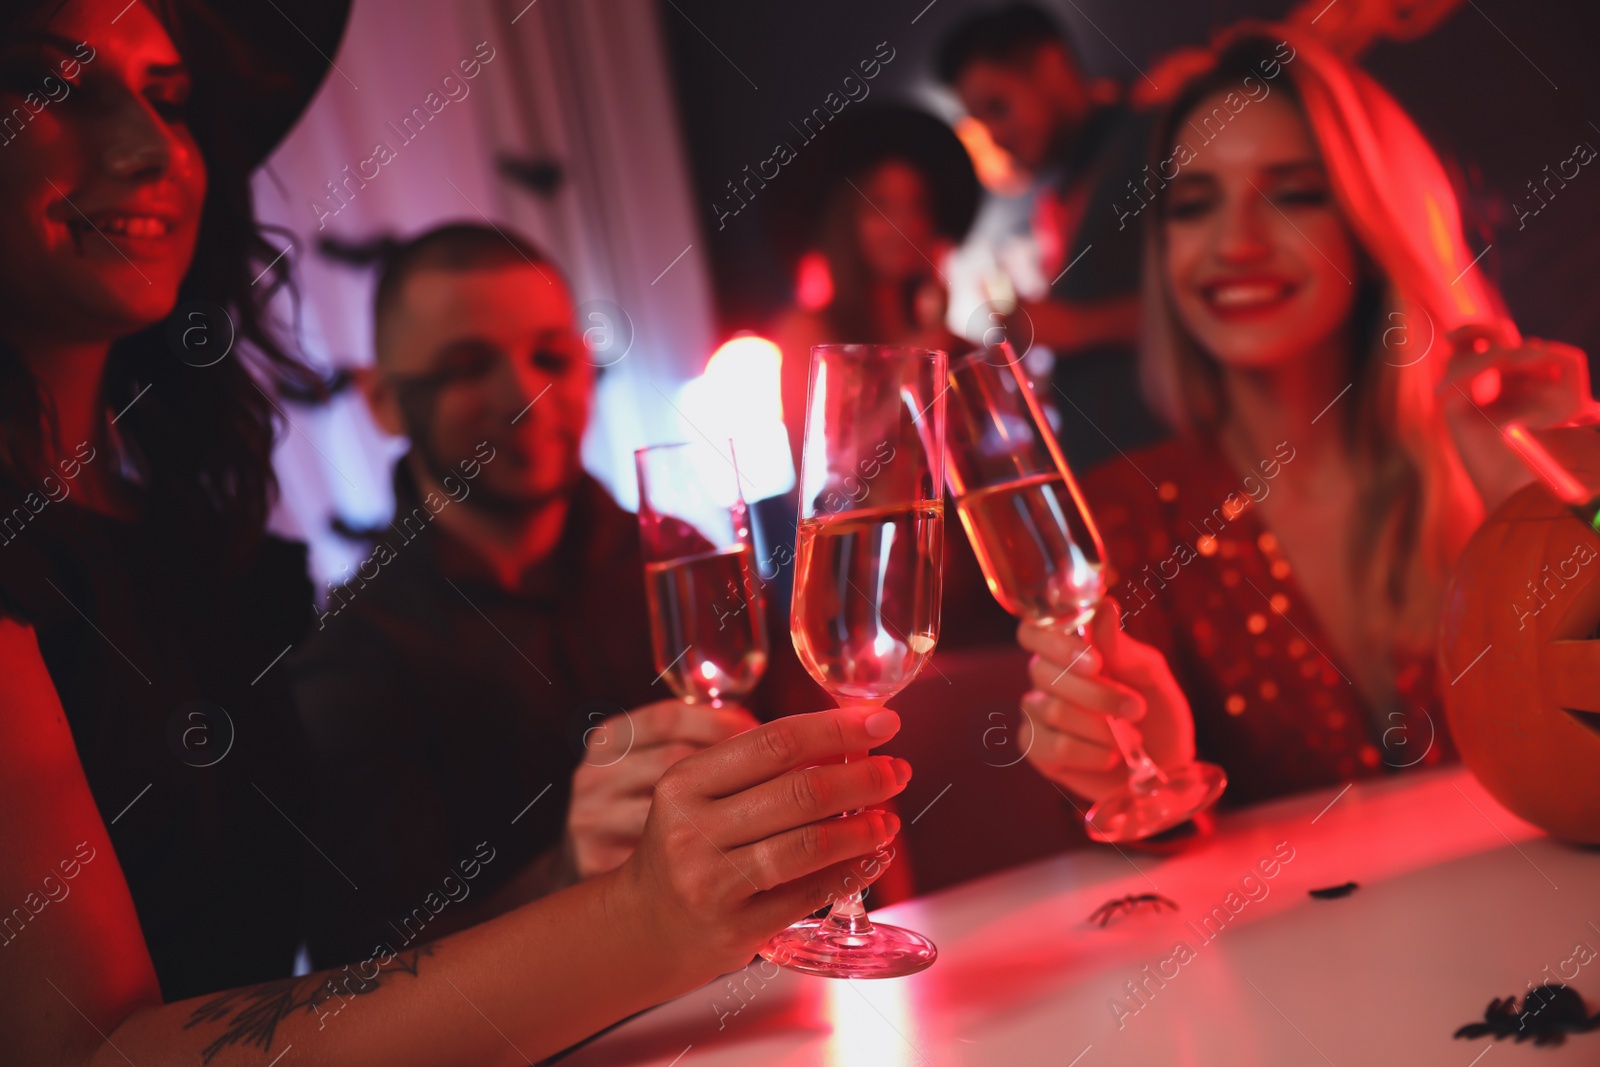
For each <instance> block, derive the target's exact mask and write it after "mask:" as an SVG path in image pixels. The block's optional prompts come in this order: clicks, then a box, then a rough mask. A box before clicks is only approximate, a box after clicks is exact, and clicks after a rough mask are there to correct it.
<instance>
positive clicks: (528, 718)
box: [294, 462, 672, 967]
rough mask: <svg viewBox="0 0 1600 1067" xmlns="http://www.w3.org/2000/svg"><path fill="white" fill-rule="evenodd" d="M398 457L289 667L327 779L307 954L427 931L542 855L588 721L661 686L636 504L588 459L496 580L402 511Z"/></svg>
mask: <svg viewBox="0 0 1600 1067" xmlns="http://www.w3.org/2000/svg"><path fill="white" fill-rule="evenodd" d="M405 470H406V464H405V463H404V462H402V463H401V465H400V472H401V473H399V474H398V475H397V477H396V489H397V492H396V497H397V501H398V506H397V509H396V514H397V522H396V524H395V526H394V527H391V531H390V533H391V536H388V537H386V538H385V539H384V543H386V544H387V545H388V546H389V549H390V552H388V553H383V555H384V556H385V557H386V561H385V562H383V563H381V565H375V564H371V563H369V564H366V565H364V566H363V567H360V568H357V571H356V574H357V575H358V576H359V577H355V578H352V580H351V582H350V583H349V584H347V585H346V586H345V587H344V588H343V589H342V590H340V591H338V592H336V593H335V594H334V599H333V600H331V601H330V603H329V604H328V613H327V614H325V615H322V617H321V618H320V628H317V627H314V630H313V638H312V640H311V642H310V643H309V645H308V647H307V648H306V650H305V651H304V653H303V654H301V655H300V656H299V658H298V660H297V661H296V662H295V664H294V667H295V676H296V695H297V698H298V700H299V705H300V713H301V716H302V717H303V719H304V721H305V724H306V728H307V731H308V733H309V735H310V737H311V742H312V746H313V749H314V751H315V755H316V759H317V763H318V767H319V776H320V779H321V783H322V787H323V791H322V795H321V798H320V800H321V815H320V816H319V817H318V818H317V819H316V820H315V823H314V826H313V827H309V828H308V834H309V836H310V837H311V839H312V840H313V841H314V842H315V844H316V846H317V847H318V848H319V849H320V850H322V851H323V852H325V853H326V856H327V859H328V861H329V862H328V863H327V864H325V865H323V870H322V874H323V876H324V877H323V878H322V879H321V882H320V885H319V886H318V887H317V889H316V892H315V894H314V896H313V899H312V901H311V904H312V907H311V912H312V930H311V951H312V958H313V961H314V962H315V964H316V965H317V966H318V967H323V966H329V965H339V964H344V963H350V962H359V961H363V960H366V959H369V958H371V957H372V956H373V955H374V949H375V948H377V946H378V945H379V944H380V943H381V944H386V945H389V946H392V948H393V949H395V950H399V949H401V948H402V947H403V946H404V944H405V942H406V941H407V940H408V939H413V940H416V941H424V940H428V939H430V938H431V937H432V936H435V934H434V933H430V932H429V931H427V930H426V929H419V927H420V926H423V925H424V920H426V919H427V918H428V916H429V915H430V914H431V913H432V912H439V913H441V914H442V913H443V911H445V910H448V909H452V908H455V909H457V910H460V909H461V908H462V907H463V906H467V907H470V906H472V905H476V904H478V903H480V902H481V900H482V898H483V896H486V895H487V894H489V893H490V892H492V891H493V890H494V889H495V888H497V887H498V886H501V885H504V884H505V883H506V882H507V881H508V880H509V879H510V878H511V877H512V876H513V875H515V874H516V873H517V872H518V871H519V870H520V869H521V868H523V867H524V866H526V865H527V864H528V863H530V862H531V861H534V860H536V859H538V858H540V857H541V856H546V855H547V854H549V853H551V852H552V850H553V849H555V847H556V846H557V845H558V844H559V842H560V841H561V838H562V835H563V831H564V828H565V821H566V813H567V806H568V801H569V798H570V794H571V785H572V774H573V771H574V770H575V768H576V767H577V766H578V762H579V759H580V756H581V753H582V744H583V735H584V731H585V730H586V729H587V728H589V727H591V726H594V725H596V724H598V722H599V721H600V720H601V719H602V718H604V717H607V716H610V715H614V714H618V713H620V712H621V711H623V710H624V709H631V708H634V707H637V706H639V705H641V704H645V703H649V702H651V701H653V700H662V699H669V698H670V697H671V695H672V694H671V693H670V692H668V690H667V689H666V686H665V685H664V684H658V683H655V682H654V681H653V680H654V679H655V677H656V669H655V667H654V665H653V661H652V658H651V647H650V628H649V616H648V615H647V613H646V604H645V594H644V582H643V575H642V563H641V557H640V551H639V531H638V523H637V520H636V519H635V517H634V516H633V515H631V514H629V513H628V512H625V511H623V510H622V509H621V508H620V507H618V506H617V504H616V503H615V502H614V501H613V500H612V499H611V498H610V497H609V496H608V495H607V493H606V491H605V489H604V488H602V487H601V486H600V484H599V483H598V482H596V481H595V480H594V479H593V478H590V477H589V476H587V475H585V476H584V478H583V481H582V482H581V484H580V485H579V486H578V487H577V489H576V490H575V491H574V493H573V497H572V504H571V510H570V512H569V514H568V518H567V523H566V527H565V529H564V531H563V533H562V537H561V541H560V543H559V546H558V547H557V549H556V551H555V552H554V553H553V554H552V556H551V557H550V558H549V559H547V560H545V561H543V562H541V563H540V564H538V565H537V566H536V567H534V568H533V569H532V570H531V571H530V572H529V573H528V574H527V575H525V577H524V581H523V583H522V587H521V588H520V589H518V590H516V591H507V590H505V589H503V588H501V587H500V586H499V585H498V584H497V583H496V582H495V581H494V580H493V579H492V577H491V576H490V574H489V572H488V571H487V569H486V567H485V565H484V564H483V563H482V562H481V561H480V560H478V559H477V558H476V557H475V556H474V555H473V554H472V553H471V551H470V550H469V549H468V548H467V547H466V546H465V545H463V544H462V543H461V542H460V541H458V540H457V539H455V538H454V537H452V536H451V535H450V534H449V533H448V531H447V530H446V529H445V528H444V527H443V526H442V524H440V523H439V522H438V521H436V520H435V521H427V520H424V519H422V518H421V516H426V515H427V514H428V513H429V512H430V511H431V510H433V509H431V508H424V509H423V511H422V512H421V515H420V516H419V515H418V513H417V512H416V511H415V509H416V508H418V507H419V506H421V505H420V503H419V501H418V499H417V494H416V490H415V488H414V486H413V485H412V484H411V482H410V479H409V478H408V477H407V476H406V475H405V473H404V472H405ZM468 484H470V483H468ZM441 499H443V498H442V497H436V498H434V507H435V508H437V507H438V501H439V500H441ZM465 506H470V497H469V498H468V503H467V504H461V503H455V502H451V503H449V504H446V505H445V506H444V507H446V508H456V507H465ZM438 510H439V511H440V513H442V511H443V510H444V509H443V508H438ZM408 515H411V516H417V517H416V518H415V519H414V520H413V522H411V523H410V524H406V523H405V522H404V521H403V519H401V518H399V517H403V516H408ZM419 528H420V530H419ZM408 537H409V539H408ZM374 570H376V573H374ZM530 805H531V806H530ZM481 843H486V844H487V848H484V849H482V850H481V851H480V849H479V846H480V844H481ZM491 850H492V851H491ZM491 855H492V857H493V858H492V859H490V860H488V861H487V862H482V863H481V865H480V864H477V863H473V862H472V861H474V860H479V861H481V860H483V859H484V857H485V856H491ZM463 862H468V863H471V864H472V869H474V870H475V873H476V875H477V876H476V878H475V879H473V880H472V881H471V882H469V883H463V879H462V866H461V865H462V864H463ZM335 868H337V869H335ZM447 878H448V879H450V881H449V883H448V885H446V879H447ZM463 884H466V885H467V887H468V891H469V892H470V896H468V897H467V898H466V900H465V901H463V902H462V903H460V904H458V903H455V902H445V898H446V896H447V895H448V894H450V893H454V894H456V895H459V894H461V892H462V889H461V886H462V885H463ZM441 902H443V903H442V904H441ZM419 909H421V910H420V913H419ZM430 909H431V911H430ZM407 919H410V921H409V922H407V921H406V920H407ZM436 929H437V928H436Z"/></svg>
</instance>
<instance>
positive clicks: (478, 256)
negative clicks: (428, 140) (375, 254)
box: [372, 222, 561, 322]
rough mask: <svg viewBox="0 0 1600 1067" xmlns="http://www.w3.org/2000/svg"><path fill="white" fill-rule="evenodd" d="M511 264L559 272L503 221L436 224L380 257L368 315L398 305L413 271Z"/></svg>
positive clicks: (380, 313) (379, 314) (557, 275)
mask: <svg viewBox="0 0 1600 1067" xmlns="http://www.w3.org/2000/svg"><path fill="white" fill-rule="evenodd" d="M517 266H532V267H534V268H536V269H537V270H538V271H539V272H540V273H542V274H546V275H548V276H549V277H551V278H552V279H555V278H560V277H561V270H560V268H559V267H557V266H556V263H555V260H553V259H551V258H550V257H549V256H548V255H546V254H545V253H544V251H543V250H541V249H540V248H539V246H538V245H536V244H534V243H533V242H532V241H530V240H528V239H527V238H526V237H523V236H522V235H521V234H519V233H517V232H516V231H514V230H511V229H509V228H507V227H505V226H501V227H499V228H496V227H493V226H485V225H482V224H480V223H475V222H452V223H447V224H445V225H443V226H436V227H434V228H433V229H431V230H428V231H427V232H426V233H422V234H419V235H418V236H416V237H413V238H412V239H411V240H409V241H406V242H405V243H404V244H401V245H399V246H398V247H397V248H395V249H394V251H392V252H391V253H389V254H388V255H387V256H385V257H384V261H383V268H382V270H381V272H380V273H379V275H378V289H377V293H376V295H374V297H373V299H372V314H373V319H374V321H375V322H381V321H382V320H383V317H384V316H385V315H387V314H388V313H389V312H390V311H392V310H393V309H394V308H395V306H396V305H398V304H399V302H400V293H401V291H402V290H403V289H404V288H405V284H406V281H407V280H408V279H409V278H410V277H411V276H412V275H413V274H415V273H416V272H417V271H421V270H443V271H468V270H479V269H482V268H486V267H517Z"/></svg>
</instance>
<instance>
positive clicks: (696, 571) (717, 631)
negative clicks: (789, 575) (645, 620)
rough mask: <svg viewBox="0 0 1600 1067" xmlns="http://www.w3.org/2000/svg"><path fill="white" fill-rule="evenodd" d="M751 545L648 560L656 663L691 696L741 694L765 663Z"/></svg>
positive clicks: (646, 569) (764, 639)
mask: <svg viewBox="0 0 1600 1067" xmlns="http://www.w3.org/2000/svg"><path fill="white" fill-rule="evenodd" d="M752 556H753V553H752V552H751V551H750V548H749V546H748V545H739V546H736V547H734V548H729V549H724V550H723V551H721V552H707V553H705V554H704V555H699V556H688V557H685V558H683V559H675V560H672V561H670V562H667V563H646V564H645V565H644V580H645V590H646V592H647V593H648V595H649V597H650V636H651V639H652V641H653V643H654V646H655V658H656V669H657V670H660V671H662V672H664V673H663V675H662V677H663V679H664V680H665V681H666V683H667V685H668V686H669V687H671V689H672V691H673V692H674V693H676V694H677V695H678V696H679V697H680V698H681V699H683V700H687V701H689V702H690V703H705V702H709V701H712V700H726V699H729V698H730V697H739V696H743V695H745V694H746V693H748V692H750V690H752V689H754V688H755V686H756V683H757V682H759V681H760V680H761V675H762V673H763V672H764V671H765V670H766V669H767V620H766V616H765V614H764V612H763V604H762V601H761V596H760V589H761V585H760V582H759V580H758V579H757V577H756V573H755V564H754V560H753V558H752Z"/></svg>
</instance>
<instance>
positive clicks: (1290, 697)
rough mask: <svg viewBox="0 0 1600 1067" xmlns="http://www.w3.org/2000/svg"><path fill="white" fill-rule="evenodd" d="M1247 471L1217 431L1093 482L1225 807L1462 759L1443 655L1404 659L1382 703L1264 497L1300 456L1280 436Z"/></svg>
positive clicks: (1129, 602) (1115, 574)
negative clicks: (1342, 653)
mask: <svg viewBox="0 0 1600 1067" xmlns="http://www.w3.org/2000/svg"><path fill="white" fill-rule="evenodd" d="M1280 453H1281V454H1279V455H1277V456H1274V457H1269V458H1268V459H1267V460H1264V461H1263V462H1262V464H1261V466H1260V469H1259V470H1256V471H1251V472H1249V473H1248V474H1246V473H1241V472H1238V471H1236V470H1235V469H1234V467H1233V465H1232V464H1231V463H1230V462H1229V461H1228V460H1227V459H1226V458H1225V456H1224V455H1223V453H1222V450H1221V448H1220V447H1219V445H1218V443H1217V442H1216V441H1215V440H1213V439H1209V438H1201V437H1187V438H1180V439H1175V440H1169V441H1165V442H1162V443H1160V444H1157V445H1154V446H1151V447H1149V448H1145V449H1141V450H1139V451H1136V452H1133V453H1130V454H1129V455H1127V456H1125V457H1119V458H1117V459H1113V460H1110V461H1109V462H1107V463H1105V464H1103V465H1101V466H1099V467H1096V468H1095V469H1093V470H1091V471H1090V472H1089V473H1088V474H1087V475H1086V476H1085V477H1084V478H1083V479H1082V488H1083V491H1084V495H1085V497H1086V498H1087V499H1088V502H1089V506H1090V509H1091V511H1092V512H1093V514H1094V517H1095V520H1096V523H1097V524H1098V526H1099V528H1100V533H1101V536H1102V537H1103V538H1104V540H1105V544H1106V555H1107V561H1108V564H1109V571H1110V574H1109V578H1110V581H1109V582H1108V586H1107V588H1108V590H1109V593H1110V595H1111V596H1114V597H1116V598H1117V600H1119V601H1120V602H1121V604H1122V606H1123V617H1124V626H1125V628H1126V629H1127V631H1128V633H1130V634H1131V635H1133V636H1134V637H1136V638H1137V639H1139V640H1141V641H1145V642H1147V643H1149V644H1152V645H1155V646H1156V647H1157V648H1159V649H1161V651H1162V652H1163V653H1165V655H1166V657H1167V661H1168V663H1170V664H1171V666H1172V671H1173V674H1174V675H1175V676H1176V677H1177V680H1178V684H1179V685H1180V686H1181V687H1182V688H1183V691H1184V692H1185V693H1186V694H1187V695H1188V697H1189V701H1190V704H1191V706H1192V708H1193V710H1194V717H1195V740H1196V745H1197V747H1198V750H1199V755H1200V757H1201V758H1202V759H1206V760H1210V761H1212V762H1215V763H1219V764H1221V765H1222V766H1223V767H1224V768H1225V769H1226V770H1227V772H1228V793H1227V796H1226V797H1225V798H1224V803H1230V802H1231V803H1233V804H1240V803H1248V802H1252V801H1256V800H1263V799H1266V798H1268V797H1274V796H1280V795H1283V794H1286V793H1293V792H1299V791H1302V790H1309V789H1317V788H1323V787H1326V786H1330V785H1337V784H1338V783H1340V782H1342V781H1348V780H1350V779H1353V778H1368V777H1377V776H1380V775H1384V774H1389V773H1394V772H1396V771H1399V770H1403V769H1405V768H1408V767H1415V766H1434V765H1437V764H1438V763H1439V762H1440V761H1441V760H1446V759H1453V758H1454V756H1455V751H1454V748H1453V747H1452V745H1451V743H1450V740H1449V737H1448V735H1447V733H1446V729H1447V728H1446V725H1445V720H1444V714H1443V709H1442V706H1441V705H1440V703H1439V699H1438V689H1437V686H1436V667H1435V663H1434V661H1433V659H1432V658H1431V657H1414V656H1413V657H1409V658H1408V657H1403V656H1397V657H1396V658H1395V660H1394V662H1393V663H1392V664H1391V668H1392V670H1393V675H1394V679H1395V682H1394V688H1395V695H1394V699H1393V700H1392V701H1390V702H1388V703H1387V704H1386V705H1385V706H1383V707H1381V708H1380V707H1373V706H1371V705H1370V704H1369V703H1368V701H1367V700H1366V699H1365V698H1364V697H1363V696H1362V694H1361V693H1360V692H1359V691H1358V689H1357V688H1356V686H1355V685H1353V684H1352V683H1351V682H1350V681H1349V674H1350V672H1349V671H1348V670H1346V669H1345V667H1344V665H1343V664H1340V663H1339V662H1337V661H1336V660H1335V659H1332V658H1330V656H1331V655H1332V653H1333V644H1332V642H1331V641H1330V640H1329V639H1328V638H1327V636H1326V635H1325V634H1324V632H1323V629H1322V626H1321V623H1320V622H1319V621H1318V619H1317V617H1316V614H1315V613H1314V612H1313V610H1312V608H1311V605H1310V603H1309V602H1308V601H1307V600H1306V598H1305V596H1304V595H1303V594H1302V593H1301V591H1300V589H1299V587H1298V586H1297V585H1296V583H1295V577H1294V574H1293V571H1292V569H1291V567H1290V565H1289V561H1288V559H1287V558H1285V556H1284V555H1283V553H1282V552H1281V551H1280V549H1279V545H1278V539H1277V536H1276V535H1275V534H1274V533H1273V532H1272V531H1271V530H1270V529H1268V528H1267V527H1266V526H1265V525H1264V524H1263V523H1262V521H1261V518H1260V516H1259V514H1258V512H1259V508H1258V507H1257V506H1256V503H1255V502H1256V501H1257V500H1258V499H1265V496H1266V493H1267V492H1270V486H1271V480H1272V479H1273V478H1275V477H1277V476H1278V475H1279V473H1281V470H1282V468H1283V467H1284V466H1285V464H1286V463H1292V461H1293V450H1292V448H1290V447H1289V446H1287V445H1285V446H1280Z"/></svg>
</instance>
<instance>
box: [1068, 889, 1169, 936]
mask: <svg viewBox="0 0 1600 1067" xmlns="http://www.w3.org/2000/svg"><path fill="white" fill-rule="evenodd" d="M1140 904H1149V905H1150V906H1152V907H1153V908H1155V909H1156V910H1157V911H1160V910H1161V909H1162V907H1163V906H1165V907H1168V908H1171V909H1172V910H1173V911H1177V910H1178V905H1176V904H1174V903H1173V902H1172V901H1170V900H1168V899H1167V898H1166V897H1163V896H1157V895H1156V894H1154V893H1142V894H1140V895H1139V896H1134V895H1133V894H1131V893H1130V894H1128V895H1127V896H1125V897H1117V898H1116V899H1115V900H1108V901H1106V902H1105V903H1104V904H1102V905H1100V906H1099V907H1098V908H1096V909H1094V911H1092V912H1090V913H1089V921H1090V922H1094V921H1095V920H1097V919H1098V920H1099V922H1100V927H1101V929H1104V928H1105V927H1106V925H1107V924H1108V923H1110V922H1111V920H1112V918H1113V917H1115V916H1117V915H1119V914H1121V913H1123V912H1128V911H1132V910H1133V909H1134V908H1136V907H1138V906H1139V905H1140Z"/></svg>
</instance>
